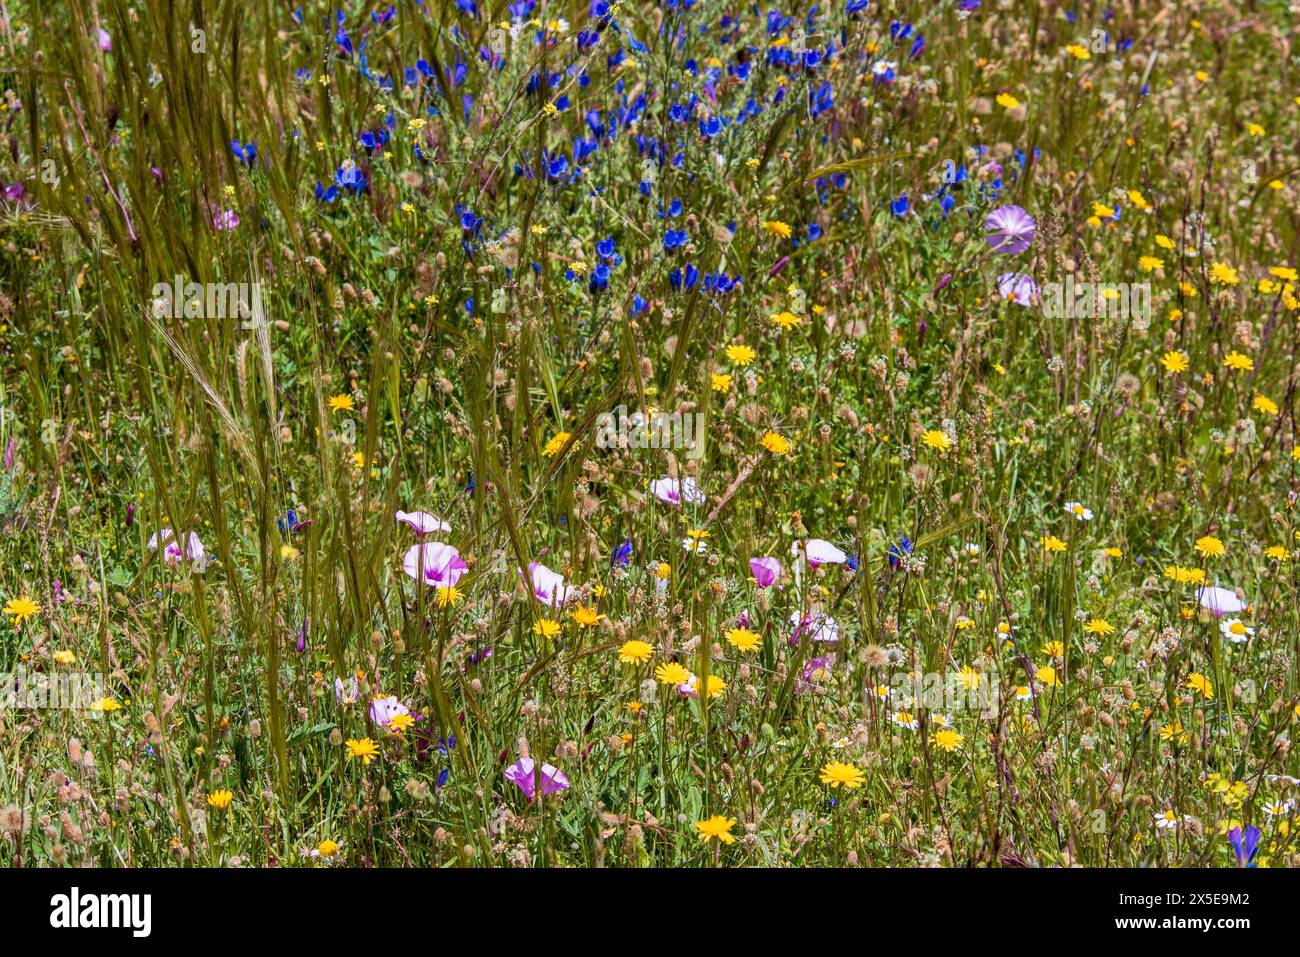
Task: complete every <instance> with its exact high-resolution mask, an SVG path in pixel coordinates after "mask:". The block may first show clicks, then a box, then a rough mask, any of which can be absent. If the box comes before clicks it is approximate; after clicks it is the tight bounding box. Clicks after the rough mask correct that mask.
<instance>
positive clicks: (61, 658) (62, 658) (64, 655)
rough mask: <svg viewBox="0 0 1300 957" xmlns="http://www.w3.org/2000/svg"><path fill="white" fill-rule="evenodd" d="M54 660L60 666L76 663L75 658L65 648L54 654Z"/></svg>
mask: <svg viewBox="0 0 1300 957" xmlns="http://www.w3.org/2000/svg"><path fill="white" fill-rule="evenodd" d="M54 660H55V661H56V662H58V663H59V664H61V665H75V664H76V663H77V656H76V655H75V654H73V653H72V652H71V651H69V650H68V649H67V648H60V649H59V650H58V651H56V652H55V653H54Z"/></svg>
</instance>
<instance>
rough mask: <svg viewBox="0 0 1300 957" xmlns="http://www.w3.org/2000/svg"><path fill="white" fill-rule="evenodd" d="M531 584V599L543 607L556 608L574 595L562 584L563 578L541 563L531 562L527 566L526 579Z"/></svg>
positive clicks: (571, 589)
mask: <svg viewBox="0 0 1300 957" xmlns="http://www.w3.org/2000/svg"><path fill="white" fill-rule="evenodd" d="M526 580H527V581H530V582H531V583H532V587H533V597H534V598H536V599H537V600H538V601H540V602H541V603H542V604H543V605H550V606H551V607H552V608H558V607H560V606H561V605H563V604H564V603H565V602H566V601H568V600H569V598H570V597H571V596H572V595H573V594H574V589H573V587H572V586H571V585H566V584H564V576H563V575H561V574H560V573H559V572H553V571H551V570H550V569H549V568H547V567H546V566H545V565H543V564H542V563H541V562H532V563H531V564H529V566H528V577H527V579H526Z"/></svg>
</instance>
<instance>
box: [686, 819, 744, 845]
mask: <svg viewBox="0 0 1300 957" xmlns="http://www.w3.org/2000/svg"><path fill="white" fill-rule="evenodd" d="M735 826H736V819H735V818H734V817H723V816H722V815H721V814H715V815H713V817H711V818H709V819H708V820H707V821H696V822H695V830H696V831H697V832H698V833H699V835H700V843H701V844H707V843H708V842H709V841H710V840H712V839H715V838H716V839H717V840H719V841H721V842H722V843H723V844H735V843H736V839H735V838H734V837H732V835H731V829H732V828H733V827H735Z"/></svg>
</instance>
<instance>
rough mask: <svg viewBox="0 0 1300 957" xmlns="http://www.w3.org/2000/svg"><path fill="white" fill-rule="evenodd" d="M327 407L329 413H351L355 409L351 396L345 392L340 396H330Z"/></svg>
mask: <svg viewBox="0 0 1300 957" xmlns="http://www.w3.org/2000/svg"><path fill="white" fill-rule="evenodd" d="M329 406H330V411H331V412H351V411H352V410H353V409H354V408H356V405H355V403H353V401H352V396H350V395H348V394H347V393H346V392H345V393H341V394H340V395H332V396H330V400H329Z"/></svg>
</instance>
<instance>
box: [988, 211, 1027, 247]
mask: <svg viewBox="0 0 1300 957" xmlns="http://www.w3.org/2000/svg"><path fill="white" fill-rule="evenodd" d="M984 229H985V231H986V232H987V233H988V236H987V237H986V238H987V239H988V244H989V246H990V247H991V248H992V249H993V251H994V252H998V253H1007V254H1009V255H1015V254H1016V253H1023V252H1024V251H1025V250H1026V249H1028V248H1029V246H1030V244H1032V243H1033V241H1034V234H1035V233H1036V232H1037V231H1038V224H1037V223H1035V222H1034V217H1032V216H1030V215H1029V214H1028V213H1026V212H1025V211H1024V210H1023V209H1021V208H1020V207H1019V206H999V207H998V208H997V209H995V210H993V212H991V213H989V215H988V219H986V220H984Z"/></svg>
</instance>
